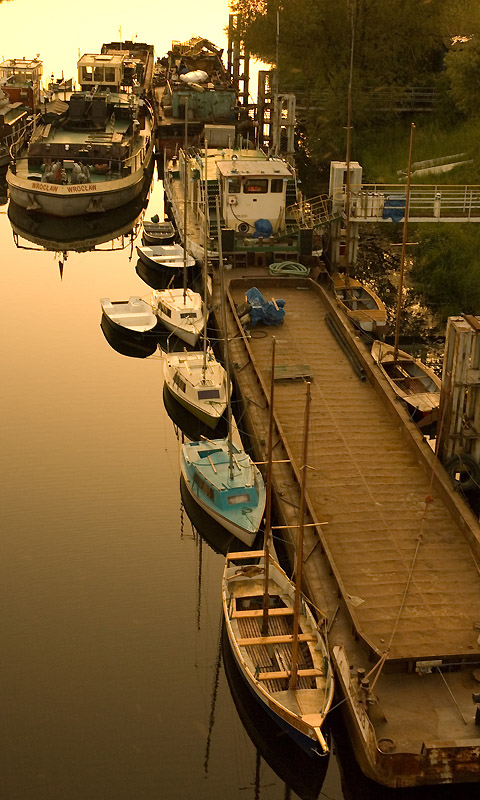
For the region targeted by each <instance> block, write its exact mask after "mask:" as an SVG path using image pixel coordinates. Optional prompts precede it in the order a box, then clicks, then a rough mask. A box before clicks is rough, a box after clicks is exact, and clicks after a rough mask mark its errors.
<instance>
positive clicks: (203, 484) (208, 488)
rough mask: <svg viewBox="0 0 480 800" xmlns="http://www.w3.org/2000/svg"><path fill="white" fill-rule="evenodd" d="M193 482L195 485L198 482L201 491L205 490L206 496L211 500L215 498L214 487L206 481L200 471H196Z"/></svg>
mask: <svg viewBox="0 0 480 800" xmlns="http://www.w3.org/2000/svg"><path fill="white" fill-rule="evenodd" d="M193 484H194V485H195V484H197V486H198V488H199V489H200V491H201V492H203V494H204V495H206V497H208V498H209V499H210V500H213V499H214V491H213V487H212V486H210V484H208V483H207V482H206V481H204V480H203V478H202V477H201V476H200V475H199V474H198V472H196V473H195V475H194V476H193Z"/></svg>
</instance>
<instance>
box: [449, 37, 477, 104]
mask: <svg viewBox="0 0 480 800" xmlns="http://www.w3.org/2000/svg"><path fill="white" fill-rule="evenodd" d="M445 66H446V74H447V78H448V80H449V84H450V95H451V97H452V99H453V101H454V103H455V105H456V107H457V108H458V109H459V110H460V111H462V112H463V113H464V114H467V115H470V116H474V117H478V115H479V114H480V106H479V102H478V98H479V92H480V38H479V37H478V36H473V37H472V38H470V39H468V40H467V41H458V42H456V43H455V44H454V46H453V47H452V49H451V50H450V52H449V53H448V54H447V56H446V57H445Z"/></svg>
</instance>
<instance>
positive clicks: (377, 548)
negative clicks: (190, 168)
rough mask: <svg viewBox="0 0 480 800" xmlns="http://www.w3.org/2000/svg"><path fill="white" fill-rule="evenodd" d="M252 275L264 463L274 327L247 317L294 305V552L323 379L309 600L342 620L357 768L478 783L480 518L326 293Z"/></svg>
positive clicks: (288, 474)
mask: <svg viewBox="0 0 480 800" xmlns="http://www.w3.org/2000/svg"><path fill="white" fill-rule="evenodd" d="M252 272H253V271H252ZM254 275H255V276H253V275H252V277H251V278H247V277H245V276H244V277H243V278H240V276H241V272H240V271H239V270H232V271H231V272H230V273H229V276H230V278H231V280H230V286H229V302H230V316H229V322H228V325H229V330H228V333H229V341H230V344H229V347H230V358H231V361H232V363H236V364H237V365H238V367H237V369H236V371H235V372H234V374H233V376H232V377H234V380H235V382H236V384H237V388H238V389H239V392H240V395H241V396H242V398H243V401H244V415H243V416H242V419H243V421H244V425H245V426H246V427H247V429H248V431H249V433H250V435H251V441H252V448H253V450H254V452H255V456H256V457H257V458H258V459H259V460H263V459H264V458H265V441H266V440H267V430H268V411H267V409H266V405H268V388H267V387H268V384H269V366H270V350H271V344H270V341H269V340H270V335H269V334H270V331H269V329H268V328H265V329H264V330H262V336H260V334H256V335H255V336H252V337H251V338H249V337H248V335H247V334H246V333H245V331H244V330H243V329H242V326H241V325H240V323H239V320H238V318H237V317H236V313H235V308H236V307H237V306H238V305H240V304H241V303H242V301H243V299H244V297H245V292H246V290H247V289H248V288H250V287H251V286H252V285H256V286H257V287H259V289H260V290H261V291H264V292H265V293H266V294H268V295H269V296H275V297H277V298H279V297H282V298H283V299H284V300H285V310H286V314H285V318H284V322H283V324H282V325H281V326H279V327H277V328H275V329H274V331H273V335H275V337H276V341H277V344H276V350H277V365H278V367H276V369H278V370H279V380H278V383H277V386H276V391H275V410H274V416H275V422H276V433H275V437H274V438H275V441H276V446H275V449H274V460H275V463H274V466H273V482H274V487H275V506H276V512H277V516H278V519H279V522H280V523H281V524H283V525H290V526H291V528H287V529H285V533H284V536H285V540H286V542H287V549H288V552H289V553H291V552H293V550H294V546H295V544H294V540H295V515H296V510H295V506H297V505H298V501H299V492H300V471H301V466H302V465H301V463H300V459H301V453H300V449H301V442H300V438H301V437H299V436H298V430H297V427H298V422H297V420H298V417H299V414H300V409H301V407H302V398H303V394H304V388H303V381H304V379H305V378H308V379H309V380H310V381H311V390H312V396H313V403H312V409H313V411H312V421H311V426H310V432H311V433H310V441H311V444H310V447H309V468H310V469H309V491H308V501H307V507H308V519H307V520H306V521H307V529H306V530H307V532H306V543H305V559H304V566H303V573H304V578H305V591H306V593H307V595H308V596H309V597H310V598H311V600H313V602H314V604H315V606H316V607H317V608H318V609H319V610H320V611H319V613H320V614H322V613H323V614H324V615H325V616H326V617H327V619H328V628H329V642H330V647H331V650H332V656H333V662H334V667H335V672H336V678H337V685H339V686H340V688H341V692H342V696H341V697H340V698H339V702H340V706H341V709H342V712H343V714H344V716H345V718H346V720H347V724H348V729H349V733H350V737H351V740H352V744H353V746H354V750H355V754H356V757H357V760H358V762H359V764H360V766H361V768H362V770H363V772H364V773H365V774H366V775H367V776H368V777H370V778H372V779H373V780H375V781H377V782H378V783H381V784H384V785H386V786H390V787H411V786H421V785H433V784H442V783H445V784H449V783H462V782H476V781H478V765H479V759H480V727H479V722H480V712H479V707H478V704H477V700H478V697H479V695H478V691H479V687H480V673H479V671H478V670H479V667H480V641H479V633H480V573H479V568H478V563H479V558H480V526H479V523H478V520H477V519H476V517H475V516H474V515H473V513H472V512H471V511H470V509H469V508H468V506H467V505H466V504H465V503H464V502H463V501H462V499H461V498H460V497H459V495H458V493H456V492H455V491H453V488H452V484H451V481H450V478H449V476H448V475H447V473H446V471H445V469H444V468H443V466H442V465H441V464H440V463H438V461H437V460H436V458H435V455H434V453H433V451H432V450H431V448H430V446H429V444H428V443H427V442H426V441H425V440H424V438H423V437H422V435H421V433H420V432H419V431H418V429H417V427H416V426H415V425H414V424H413V423H412V422H411V421H410V419H409V417H408V413H407V411H406V410H405V408H404V407H403V406H402V405H401V404H399V403H398V402H396V401H395V395H394V392H393V389H392V388H391V386H390V385H389V384H388V382H387V381H386V379H385V378H384V376H383V375H382V373H381V372H380V370H379V368H378V366H377V365H376V364H375V363H374V361H373V359H372V358H371V355H370V353H369V351H368V348H367V347H366V345H365V344H364V343H363V342H362V340H361V339H360V338H359V337H358V334H356V333H355V331H354V329H353V326H351V325H350V323H349V322H348V321H345V320H344V319H343V318H342V317H341V316H340V315H339V313H338V312H337V309H336V307H335V303H334V301H333V300H332V299H330V298H329V296H328V295H327V294H326V292H324V291H323V289H322V288H321V287H320V286H319V285H318V284H316V283H314V282H313V281H310V280H308V279H295V278H290V279H285V278H283V279H272V278H265V277H261V275H260V273H259V271H258V270H257V271H256V272H255V273H254ZM214 291H215V292H216V293H217V292H218V287H217V286H216V284H214ZM216 296H217V297H218V294H217V295H216ZM214 300H215V297H214ZM280 367H281V368H282V369H279V368H280ZM297 412H298V413H297ZM283 459H289V460H290V463H286V464H285V463H280V462H281V461H283Z"/></svg>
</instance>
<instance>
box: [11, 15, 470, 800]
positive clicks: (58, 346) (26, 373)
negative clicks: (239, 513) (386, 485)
mask: <svg viewBox="0 0 480 800" xmlns="http://www.w3.org/2000/svg"><path fill="white" fill-rule="evenodd" d="M75 9H76V11H75V10H74V7H73V6H72V7H70V6H66V7H65V6H64V5H60V3H59V2H58V0H52V3H50V4H49V13H48V15H47V14H43V15H39V14H38V6H36V5H33V4H30V2H28V0H26V1H25V2H22V3H21V2H20V0H13V2H10V3H2V4H1V6H0V36H1V45H2V46H1V48H0V50H1V56H2V58H10V57H22V56H26V57H33V56H34V55H35V53H36V52H38V51H42V48H43V52H41V56H42V58H43V59H44V63H45V76H47V75H49V74H50V72H55V74H56V75H59V74H60V73H61V70H62V69H64V70H65V75H66V77H69V76H70V75H74V68H75V61H76V55H77V53H76V48H77V47H79V46H80V50H81V52H96V51H97V49H98V48H99V46H100V45H101V43H102V42H103V41H110V40H114V39H116V38H118V36H121V34H122V28H123V36H127V37H129V38H132V37H134V36H135V35H136V34H135V33H134V31H136V32H137V38H138V40H139V41H152V40H155V41H154V43H155V48H156V52H157V54H161V55H162V54H163V53H164V52H166V50H167V49H168V48H169V46H170V43H171V40H172V39H186V38H188V37H189V36H191V35H198V34H200V35H204V36H207V37H209V38H211V40H212V41H214V42H215V43H217V44H220V45H224V44H225V42H224V39H225V36H224V31H223V28H224V26H225V25H226V24H227V21H228V10H227V8H226V7H225V4H224V2H223V0H215V2H214V3H210V4H209V11H208V14H207V18H206V19H200V15H199V7H198V4H197V5H195V4H193V3H190V4H189V3H187V4H186V5H185V6H184V7H183V13H181V14H178V9H176V8H173V7H168V8H167V7H165V9H164V10H163V11H162V17H160V15H159V13H158V5H157V4H155V3H153V1H152V0H148V1H147V2H146V3H145V4H144V5H143V6H142V15H141V18H138V19H137V18H135V17H134V13H135V12H134V10H132V7H131V4H129V5H128V6H127V4H126V3H125V2H119V3H118V4H116V6H115V19H114V20H113V21H112V19H111V14H110V12H109V10H108V9H107V7H106V6H105V7H103V6H99V5H98V4H94V3H93V2H92V0H86V3H84V4H82V8H81V9H80V8H79V7H78V6H76V7H75ZM202 14H203V12H202ZM102 15H103V17H102ZM29 20H30V21H29ZM92 20H95V21H96V23H95V25H94V24H92ZM53 21H55V22H53ZM60 22H61V23H62V26H61V29H62V34H61V35H59V36H56V35H54V34H53V31H54V29H55V30H57V27H58V26H59V25H60ZM87 22H88V24H87ZM52 26H53V27H52ZM152 28H154V30H155V36H152V35H151V34H152ZM157 39H158V41H157ZM72 54H73V55H72ZM5 195H6V191H5V183H4V180H3V181H2V175H0V269H1V275H2V284H1V285H2V296H1V298H2V299H1V307H2V316H1V332H2V338H1V345H2V346H1V349H0V353H1V374H2V384H1V385H2V389H1V394H0V396H1V412H2V413H1V421H2V422H1V431H2V446H1V448H0V463H1V475H2V481H1V509H2V517H1V519H2V525H1V533H0V547H1V558H0V597H1V605H2V614H1V616H0V642H1V650H0V653H1V655H0V687H1V689H0V693H1V695H0V696H1V698H2V702H1V706H0V707H1V718H2V722H1V725H0V731H1V734H0V797H1V799H2V800H85V798H89V800H110V798H115V800H127V799H128V800H133V799H135V800H160V798H161V799H162V800H190V799H191V798H196V800H217V798H220V797H221V798H228V800H237V798H238V800H240V799H241V800H249V799H250V798H255V800H257V798H262V800H281V799H282V798H284V799H286V798H293V799H294V798H296V797H300V798H302V800H315V798H327V800H342V798H352V799H353V798H354V799H355V800H363V798H365V800H366V799H367V798H368V799H369V800H370V798H373V799H374V800H376V799H378V800H392V798H398V800H404V799H405V800H406V799H407V798H413V797H415V798H417V797H418V798H421V799H422V800H430V798H434V800H437V799H438V800H440V798H442V799H443V798H447V797H449V798H459V799H461V800H464V798H465V799H466V798H467V797H473V796H474V793H473V792H472V787H466V788H465V787H446V790H445V789H439V790H433V789H425V790H420V791H418V792H417V791H415V792H413V793H412V792H406V793H405V792H391V791H388V790H386V789H382V788H381V787H377V786H375V785H374V784H372V783H370V782H369V781H366V780H365V779H363V778H362V776H361V774H360V773H359V771H358V768H357V767H356V765H355V761H354V759H353V758H352V755H351V752H350V750H349V746H348V736H347V735H346V733H345V731H344V730H343V728H342V725H341V722H340V720H339V719H338V718H337V716H336V715H335V714H333V715H332V738H331V743H332V755H331V757H330V759H319V760H318V762H316V763H315V762H312V761H311V760H306V759H305V757H303V756H302V754H301V753H299V752H298V751H295V750H294V749H293V748H292V746H291V745H290V744H289V742H288V741H285V739H284V738H283V737H279V735H278V733H277V731H276V728H275V727H273V728H272V725H271V724H269V722H268V720H265V718H264V717H263V716H262V715H261V714H260V713H259V709H258V708H257V706H256V705H255V704H253V705H252V703H251V700H250V698H249V696H247V697H246V696H245V692H244V691H243V684H242V683H241V681H239V680H238V677H239V676H238V675H236V674H235V671H234V669H233V667H232V664H231V663H230V659H229V658H228V656H229V652H228V648H224V647H223V643H222V636H221V597H220V579H221V573H222V570H223V565H224V558H223V556H222V554H221V553H219V552H217V549H215V548H214V547H212V546H211V544H212V542H211V541H210V544H209V543H208V534H209V533H211V531H210V530H208V529H204V530H203V536H202V530H201V524H200V523H199V522H198V521H197V522H196V524H197V527H196V528H195V527H193V525H192V523H191V522H190V520H189V518H188V515H187V514H186V512H185V510H184V508H183V506H182V499H181V494H180V484H179V447H180V434H179V432H178V429H177V428H176V427H175V425H174V424H173V422H172V420H171V419H170V417H169V416H168V414H167V413H166V411H165V407H164V404H163V399H162V384H163V381H162V361H161V357H160V354H157V353H154V354H153V355H152V356H150V357H149V358H134V357H129V356H126V355H124V354H122V353H120V352H118V351H117V350H115V349H113V347H112V346H111V345H110V344H109V342H108V341H107V340H106V338H105V335H104V333H103V331H102V329H101V327H100V321H101V311H100V304H99V298H101V297H110V298H111V299H127V298H128V297H129V296H130V295H140V296H146V295H148V294H149V292H150V287H149V286H147V285H146V283H145V282H144V281H142V279H141V278H140V277H139V275H138V274H137V272H136V269H135V265H136V257H135V253H134V252H133V251H132V248H131V247H130V246H129V244H128V241H127V240H125V241H124V242H121V241H120V240H119V239H116V240H115V243H114V244H115V247H117V248H120V245H122V244H124V245H126V246H125V247H124V248H123V249H113V248H112V245H109V244H108V242H106V243H105V244H102V245H101V247H102V248H103V249H102V250H101V251H98V250H97V251H91V252H83V253H79V252H68V255H67V257H65V255H63V254H59V253H54V252H52V251H48V250H42V249H41V248H40V249H39V248H38V247H37V246H36V245H35V244H34V243H33V242H31V241H28V240H27V239H25V238H22V237H21V238H19V239H18V242H16V241H15V240H14V237H13V233H12V227H11V224H10V220H9V218H8V216H7V199H6V196H5ZM162 210H163V188H162V184H161V182H160V181H159V180H156V179H155V180H154V187H153V192H152V194H151V196H150V201H149V206H148V209H147V212H146V214H147V218H148V217H149V216H151V215H153V214H155V213H160V214H161V213H162ZM119 222H120V219H119ZM58 225H59V226H60V228H61V227H62V225H63V223H62V222H58ZM60 228H59V230H57V231H56V232H55V233H56V234H57V235H59V236H61V234H62V232H61V230H60ZM84 233H85V234H86V235H89V236H90V238H91V235H92V232H91V231H90V230H89V231H85V232H84ZM36 234H37V236H38V235H39V231H38V230H37V231H36ZM34 238H35V236H34ZM106 238H107V239H108V237H106ZM137 243H139V239H138V240H137ZM17 244H18V245H20V246H17ZM198 529H200V530H198ZM474 788H475V787H474Z"/></svg>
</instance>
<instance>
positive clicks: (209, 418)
mask: <svg viewBox="0 0 480 800" xmlns="http://www.w3.org/2000/svg"><path fill="white" fill-rule="evenodd" d="M163 375H164V379H165V386H166V387H167V389H168V391H169V392H170V394H171V395H172V396H173V397H174V398H175V399H176V400H177V401H178V402H179V403H180V404H181V405H182V406H183V407H184V408H186V409H187V411H190V412H191V413H192V414H193V415H194V416H195V417H197V419H200V420H201V421H202V422H205V423H206V424H207V425H208V426H209V427H210V428H215V427H216V425H217V423H218V421H219V420H220V418H221V416H222V414H223V413H224V411H225V409H226V407H227V402H228V395H229V392H228V390H227V383H228V382H227V373H226V370H225V369H224V367H223V366H222V364H220V362H219V361H217V359H216V358H215V355H214V353H213V350H212V349H211V348H208V350H207V352H206V353H203V352H201V351H197V350H194V351H193V352H192V351H190V352H188V351H184V352H183V353H166V355H165V361H164V366H163ZM230 391H231V388H230Z"/></svg>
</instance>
